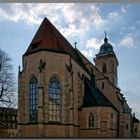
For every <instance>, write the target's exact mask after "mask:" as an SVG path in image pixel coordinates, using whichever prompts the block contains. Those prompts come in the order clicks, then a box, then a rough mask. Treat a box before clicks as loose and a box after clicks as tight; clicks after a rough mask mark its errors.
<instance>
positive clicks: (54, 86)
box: [49, 77, 61, 122]
mask: <svg viewBox="0 0 140 140" xmlns="http://www.w3.org/2000/svg"><path fill="white" fill-rule="evenodd" d="M60 111H61V96H60V80H59V79H58V78H56V77H52V78H51V79H50V82H49V122H59V121H60Z"/></svg>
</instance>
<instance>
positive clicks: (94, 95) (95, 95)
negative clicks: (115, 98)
mask: <svg viewBox="0 0 140 140" xmlns="http://www.w3.org/2000/svg"><path fill="white" fill-rule="evenodd" d="M92 106H112V104H111V103H110V101H109V100H108V99H107V98H106V97H105V96H104V95H103V94H102V92H101V91H100V90H99V89H98V88H97V87H95V85H93V84H92V81H90V80H88V79H87V78H86V77H85V95H84V101H83V105H82V107H92Z"/></svg>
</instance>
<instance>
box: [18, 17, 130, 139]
mask: <svg viewBox="0 0 140 140" xmlns="http://www.w3.org/2000/svg"><path fill="white" fill-rule="evenodd" d="M94 61H95V65H94V64H92V63H91V62H90V61H89V60H88V59H87V58H86V57H85V56H84V55H83V54H82V53H81V52H80V51H79V50H78V49H77V48H73V47H72V46H71V44H70V43H69V42H68V41H67V40H66V39H65V38H64V36H63V35H62V34H61V33H60V32H59V31H58V30H57V29H56V28H55V27H54V26H53V25H52V24H51V22H50V21H49V20H48V19H47V18H45V19H44V20H43V22H42V23H41V25H40V27H39V29H38V31H37V33H36V34H35V36H34V38H33V40H32V41H31V43H30V45H29V47H28V49H27V50H26V52H25V53H24V55H23V65H22V70H19V74H18V119H19V120H18V131H19V134H20V136H21V137H130V135H131V127H132V126H131V109H130V107H129V106H128V104H127V102H126V100H125V97H124V96H123V94H122V93H121V90H120V89H119V88H118V82H117V81H118V78H117V68H118V65H119V62H118V60H117V57H116V55H115V52H114V51H113V46H112V45H111V44H109V43H108V38H107V37H105V39H104V43H103V45H101V47H100V50H99V53H98V54H97V55H96V57H95V59H94Z"/></svg>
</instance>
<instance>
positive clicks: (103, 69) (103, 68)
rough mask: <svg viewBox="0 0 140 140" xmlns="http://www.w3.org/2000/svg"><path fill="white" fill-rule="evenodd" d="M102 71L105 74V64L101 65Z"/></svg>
mask: <svg viewBox="0 0 140 140" xmlns="http://www.w3.org/2000/svg"><path fill="white" fill-rule="evenodd" d="M102 71H103V73H106V72H107V68H106V64H103V67H102Z"/></svg>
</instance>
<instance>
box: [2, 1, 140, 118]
mask: <svg viewBox="0 0 140 140" xmlns="http://www.w3.org/2000/svg"><path fill="white" fill-rule="evenodd" d="M44 17H47V18H48V19H49V20H50V21H51V22H52V23H53V24H54V26H55V27H56V28H57V29H58V30H59V31H60V32H61V33H62V34H63V35H64V36H65V37H66V38H67V40H68V41H69V42H70V43H71V45H72V46H74V45H73V43H74V42H75V41H76V42H78V44H77V48H78V49H79V50H80V51H81V52H82V53H83V54H84V55H85V56H87V57H88V59H89V60H90V61H91V62H92V60H93V58H94V57H95V54H97V53H98V51H99V48H100V45H101V44H102V43H103V39H104V31H105V30H106V31H107V36H108V38H109V43H111V44H112V45H113V48H114V51H115V53H116V55H117V58H118V61H119V67H118V81H119V87H120V88H121V91H122V93H123V94H124V95H125V97H126V99H127V102H128V104H129V105H130V107H131V108H132V110H133V112H135V113H136V117H138V118H139V119H140V109H139V107H140V4H139V3H136V4H133V3H120V4H119V3H112V4H111V3H97V4H94V3H89V4H88V3H80V4H78V3H64V4H63V3H54V4H53V3H49V4H45V3H42V4H39V3H38V4H36V3H34V4H31V3H30V4H27V3H24V4H20V3H18V4H16V3H6V4H2V3H1V4H0V48H1V49H3V50H5V51H6V52H7V53H8V54H9V56H10V57H11V58H12V60H13V61H12V64H13V66H14V72H15V74H16V78H17V72H18V66H19V65H22V55H23V54H24V53H25V51H26V49H27V48H28V45H29V44H30V42H31V40H32V38H33V36H34V35H35V33H36V31H37V29H38V27H39V25H40V24H41V22H42V20H43V19H44Z"/></svg>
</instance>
